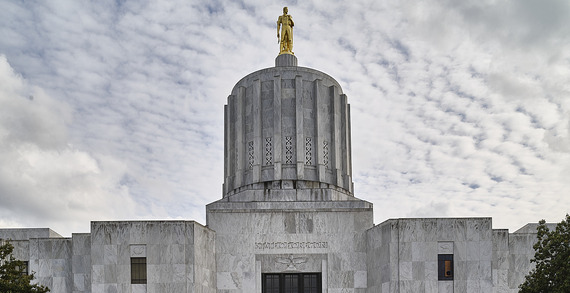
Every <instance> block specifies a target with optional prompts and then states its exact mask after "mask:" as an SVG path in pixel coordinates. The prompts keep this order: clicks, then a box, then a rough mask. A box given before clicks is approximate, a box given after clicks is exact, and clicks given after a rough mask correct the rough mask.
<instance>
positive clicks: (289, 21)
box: [277, 7, 295, 54]
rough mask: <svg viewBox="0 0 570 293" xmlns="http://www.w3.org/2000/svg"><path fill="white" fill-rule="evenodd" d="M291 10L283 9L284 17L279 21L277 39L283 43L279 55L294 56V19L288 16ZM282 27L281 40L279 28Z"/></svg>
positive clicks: (280, 17)
mask: <svg viewBox="0 0 570 293" xmlns="http://www.w3.org/2000/svg"><path fill="white" fill-rule="evenodd" d="M287 12H289V10H288V9H287V7H283V15H281V16H279V19H277V39H278V42H279V43H281V46H279V47H280V49H279V54H293V25H295V24H294V23H293V18H292V17H291V15H289V14H287ZM280 26H281V38H279V27H280Z"/></svg>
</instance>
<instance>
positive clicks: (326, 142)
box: [223, 55, 353, 197]
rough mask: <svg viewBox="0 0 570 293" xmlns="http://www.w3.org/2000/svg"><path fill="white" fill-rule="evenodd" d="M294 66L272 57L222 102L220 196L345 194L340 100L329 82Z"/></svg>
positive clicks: (345, 137)
mask: <svg viewBox="0 0 570 293" xmlns="http://www.w3.org/2000/svg"><path fill="white" fill-rule="evenodd" d="M284 58H287V60H281V59H284ZM292 58H294V60H290V59H292ZM293 61H294V62H293ZM296 61H297V60H296V58H295V57H294V56H293V55H280V56H278V57H277V60H276V65H277V66H276V67H272V68H267V69H263V70H259V71H257V72H254V73H251V74H249V75H247V76H246V77H244V78H243V79H242V80H240V81H239V82H238V83H237V84H236V85H235V87H234V88H233V90H232V93H231V95H230V96H229V97H228V104H227V105H226V106H225V132H224V135H225V141H224V160H225V161H224V172H225V174H224V187H223V189H224V190H223V193H224V195H223V196H224V197H226V196H230V195H233V194H236V193H240V192H242V191H245V190H260V189H264V190H266V189H310V188H331V189H335V190H337V191H340V192H342V193H345V194H348V195H352V193H353V183H352V161H351V146H350V106H349V105H348V103H347V97H346V95H344V94H343V93H342V89H341V87H340V85H339V84H338V82H336V81H335V80H334V79H333V78H332V77H330V76H328V75H327V74H325V73H323V72H320V71H317V70H314V69H310V68H304V67H297V66H292V65H296Z"/></svg>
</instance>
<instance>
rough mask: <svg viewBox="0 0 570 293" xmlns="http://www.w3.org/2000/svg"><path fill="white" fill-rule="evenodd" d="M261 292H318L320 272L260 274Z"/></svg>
mask: <svg viewBox="0 0 570 293" xmlns="http://www.w3.org/2000/svg"><path fill="white" fill-rule="evenodd" d="M261 279H262V281H261V282H262V284H261V285H262V286H261V287H262V289H261V290H262V292H263V293H319V292H321V274H320V273H298V274H262V277H261Z"/></svg>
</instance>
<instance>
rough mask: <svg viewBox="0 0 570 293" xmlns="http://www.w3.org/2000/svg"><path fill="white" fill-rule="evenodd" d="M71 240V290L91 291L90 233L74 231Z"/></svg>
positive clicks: (75, 291) (78, 291)
mask: <svg viewBox="0 0 570 293" xmlns="http://www.w3.org/2000/svg"><path fill="white" fill-rule="evenodd" d="M71 241H72V248H73V249H72V250H73V251H72V256H71V264H72V269H71V270H72V274H73V291H72V292H73V293H91V234H88V233H74V234H73V235H72V237H71ZM52 292H53V291H52Z"/></svg>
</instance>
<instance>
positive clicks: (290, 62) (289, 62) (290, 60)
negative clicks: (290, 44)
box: [275, 54, 297, 67]
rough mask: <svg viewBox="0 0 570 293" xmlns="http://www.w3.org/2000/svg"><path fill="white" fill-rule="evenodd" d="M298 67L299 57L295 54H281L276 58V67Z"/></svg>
mask: <svg viewBox="0 0 570 293" xmlns="http://www.w3.org/2000/svg"><path fill="white" fill-rule="evenodd" d="M283 66H297V57H295V55H293V54H279V55H278V56H277V58H275V67H283Z"/></svg>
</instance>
